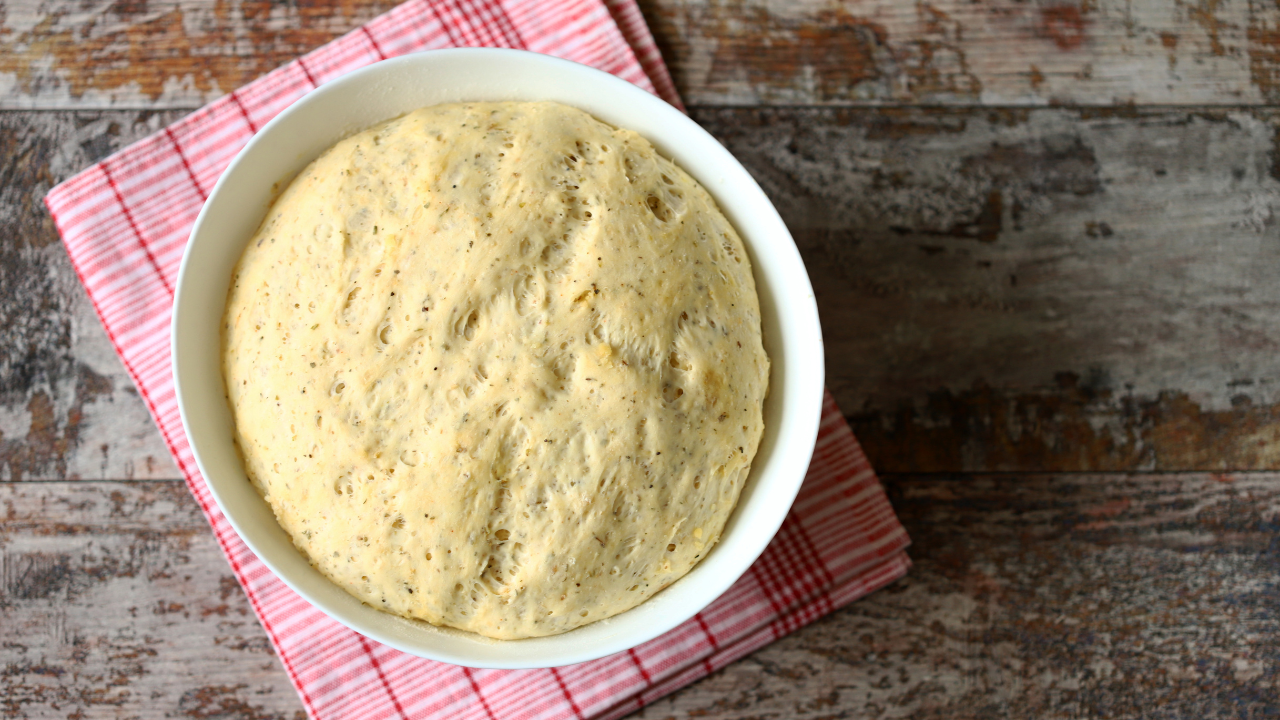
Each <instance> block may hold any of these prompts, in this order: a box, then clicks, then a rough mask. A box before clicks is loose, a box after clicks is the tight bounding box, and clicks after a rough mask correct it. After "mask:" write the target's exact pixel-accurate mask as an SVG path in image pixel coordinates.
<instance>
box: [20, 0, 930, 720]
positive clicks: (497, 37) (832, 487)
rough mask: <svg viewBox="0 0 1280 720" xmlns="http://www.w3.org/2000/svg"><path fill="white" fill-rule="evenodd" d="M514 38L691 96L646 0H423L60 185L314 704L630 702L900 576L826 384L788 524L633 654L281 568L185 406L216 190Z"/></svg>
mask: <svg viewBox="0 0 1280 720" xmlns="http://www.w3.org/2000/svg"><path fill="white" fill-rule="evenodd" d="M460 46H488V47H514V48H521V49H526V50H532V51H534V52H540V53H546V54H549V55H555V56H558V57H562V58H566V59H569V60H573V61H576V62H579V63H583V64H586V65H591V66H594V67H597V68H599V69H602V70H605V71H607V72H610V73H613V74H614V75H617V76H618V77H621V78H623V79H625V80H628V81H630V82H632V83H634V84H636V85H638V86H640V87H642V88H644V89H645V90H648V91H650V92H653V93H655V94H657V95H659V96H660V97H662V98H664V99H666V100H667V101H668V102H670V103H672V104H674V105H676V106H677V107H679V103H680V99H679V97H678V96H677V95H676V93H675V87H674V85H673V84H672V82H671V77H670V75H669V74H668V72H667V69H666V66H665V65H664V64H663V62H662V58H661V55H660V54H659V53H658V48H657V45H656V44H655V43H654V40H653V37H652V36H651V35H650V34H649V30H648V28H647V26H646V25H645V22H644V18H643V16H642V15H641V14H640V10H639V8H638V7H637V6H636V4H635V2H634V0H605V1H604V2H601V0H410V1H409V2H406V3H404V4H403V5H400V6H398V7H396V8H394V9H392V10H391V11H389V12H387V13H385V14H384V15H381V16H379V17H378V18H376V19H374V20H372V21H370V22H369V23H368V24H366V25H364V26H362V27H360V28H357V29H356V30H354V31H353V32H351V33H349V34H347V35H345V36H343V37H341V38H339V39H337V40H334V41H333V42H331V43H329V44H327V45H325V46H323V47H321V48H319V49H317V50H315V51H313V52H311V53H309V54H307V55H305V56H303V57H301V58H298V59H297V60H295V61H293V62H291V63H289V64H287V65H285V66H283V67H281V68H279V69H277V70H275V71H273V72H271V73H268V74H267V75H265V76H263V77H262V78H260V79H258V80H256V81H254V82H252V83H250V84H249V85H246V86H244V87H242V88H240V89H238V90H236V91H234V92H232V93H231V94H229V95H227V96H224V97H223V98H220V99H218V100H216V101H214V102H213V103H211V104H209V105H207V106H206V107H204V108H202V109H200V110H198V111H196V112H195V113H193V114H191V115H189V116H187V117H186V118H184V119H182V120H180V121H178V122H176V123H174V124H172V125H170V126H168V127H166V128H164V129H162V130H160V131H159V132H157V133H155V134H153V135H151V136H149V137H147V138H145V139H143V140H141V141H139V142H137V143H135V144H133V145H131V146H129V147H128V148H126V149H124V150H122V151H120V152H118V153H116V154H114V155H112V156H111V157H108V158H106V159H105V160H102V161H101V162H98V163H97V164H95V165H93V166H92V167H90V168H88V169H86V170H84V171H83V172H81V173H79V174H78V175H76V176H74V177H72V178H70V179H68V180H67V181H65V182H63V183H62V184H60V185H58V186H57V187H55V188H54V189H53V190H51V191H50V192H49V194H48V196H47V197H46V199H45V202H46V205H47V206H48V208H49V211H50V213H51V214H52V215H53V218H54V220H55V222H56V223H57V226H58V229H59V231H60V232H61V234H62V237H63V240H64V242H65V243H66V246H67V250H68V253H69V254H70V256H71V260H72V263H73V265H74V266H75V268H76V272H77V273H78V274H79V277H80V280H81V282H83V283H84V286H85V288H86V289H87V290H88V293H89V297H90V299H91V300H92V302H93V305H94V307H95V309H96V310H97V312H98V315H99V316H100V317H101V319H102V322H103V325H104V326H105V327H106V329H107V333H108V335H109V336H110V338H111V341H112V343H113V344H114V345H115V348H116V350H117V351H118V352H119V354H120V357H121V359H122V360H123V361H124V364H125V367H126V368H127V369H128V372H129V374H130V375H131V376H132V378H133V381H134V382H135V383H136V384H137V387H138V391H139V393H140V394H141V396H142V398H143V399H144V400H145V401H146V403H147V406H148V408H149V409H150V411H151V414H152V416H153V417H154V418H155V421H156V423H157V425H158V426H159V428H160V431H161V433H162V434H163V435H164V438H165V440H166V441H167V443H168V445H169V448H170V450H171V451H172V453H173V456H174V458H175V460H176V461H177V464H178V467H179V468H180V469H181V471H182V473H183V475H184V476H185V477H186V480H187V483H188V485H189V486H190V488H191V492H192V494H193V495H194V496H195V498H196V500H197V501H198V502H199V504H200V506H201V508H202V509H203V510H204V512H205V514H206V515H207V516H208V518H209V522H210V524H211V525H212V527H213V531H214V534H215V536H216V537H217V539H218V542H219V543H220V544H221V545H222V548H223V550H224V551H225V552H226V556H227V559H228V561H229V562H230V564H231V567H232V569H233V570H234V571H235V574H236V577H237V578H238V579H239V580H240V583H241V584H242V585H243V586H244V590H245V593H246V594H247V596H248V598H249V601H250V603H251V604H252V605H253V608H254V611H255V612H256V613H257V615H258V618H259V619H260V620H261V622H262V626H263V628H264V629H265V630H266V632H267V635H268V636H269V637H270V639H271V642H272V643H273V645H274V646H275V649H276V652H277V653H278V654H279V656H280V659H281V661H282V663H283V665H284V668H285V670H286V672H287V673H288V675H289V678H290V679H291V680H292V682H293V684H294V686H295V687H296V688H297V690H298V694H299V696H300V697H301V699H302V703H303V705H304V706H305V708H306V711H307V713H308V715H309V716H310V717H312V718H316V719H320V718H325V719H330V718H332V719H342V720H351V719H354V720H372V719H374V718H478V719H490V718H557V719H559V718H618V717H622V716H624V715H627V714H628V713H631V712H633V711H635V710H636V709H638V708H641V707H643V706H644V705H645V704H647V703H649V702H652V701H653V700H655V699H657V698H660V697H662V696H663V695H666V694H668V693H670V692H672V691H674V690H676V689H678V688H680V687H682V686H684V685H687V684H688V683H691V682H693V681H695V680H697V679H699V678H701V677H704V676H706V675H707V674H709V673H711V672H714V671H715V670H717V669H718V668H721V667H723V666H724V665H726V664H728V663H730V662H732V661H734V660H736V659H738V658H740V657H742V656H744V655H746V654H747V653H750V652H752V651H753V650H756V649H757V648H760V647H762V646H764V645H766V644H768V643H769V642H771V641H773V640H775V639H777V638H779V637H782V636H784V635H786V634H788V633H790V632H792V631H794V630H796V629H797V628H799V627H802V626H804V625H805V624H807V623H809V622H812V621H813V620H815V619H817V618H819V617H822V616H823V615H825V614H826V613H829V612H831V611H832V610H833V609H835V608H838V607H840V606H841V605H844V604H846V603H849V602H851V601H853V600H855V599H857V598H859V597H862V596H863V595H866V594H867V593H869V592H871V591H873V590H875V589H877V588H880V587H882V586H884V585H886V584H888V583H890V582H892V581H893V580H895V579H897V578H899V577H901V576H902V575H903V574H904V573H905V572H906V571H907V568H908V567H909V565H910V562H909V560H908V559H907V556H906V553H905V548H906V546H907V543H908V539H907V536H906V533H905V532H904V531H903V529H902V527H901V526H900V525H899V524H898V521H897V518H896V517H895V516H894V514H893V510H892V508H891V507H890V505H889V502H888V500H887V498H886V497H885V495H884V492H883V490H882V489H881V487H880V484H879V481H878V480H877V479H876V477H875V474H874V473H873V472H872V469H871V467H870V465H869V464H868V462H867V459H866V457H865V456H864V455H863V453H862V450H861V448H860V447H859V446H858V443H857V441H856V440H855V439H854V437H853V435H852V433H851V432H850V431H849V428H848V426H847V425H846V423H845V421H844V419H843V417H842V416H841V414H840V412H839V410H838V409H837V408H836V406H835V403H834V402H833V401H832V399H831V397H830V396H829V395H828V396H827V397H826V399H825V402H824V406H823V416H822V423H821V430H820V433H819V438H818V443H817V448H816V450H815V452H814V456H813V460H812V464H811V465H810V467H809V471H808V475H807V478H806V480H805V483H804V486H803V488H802V490H801V492H800V495H799V497H798V498H797V499H796V502H795V505H794V507H793V508H792V510H791V512H790V514H789V516H788V519H787V521H786V522H785V523H784V525H783V526H782V529H781V530H780V531H779V533H778V535H777V537H776V538H774V540H773V542H772V543H771V544H770V545H769V547H768V549H767V550H766V551H765V553H764V554H763V555H762V556H761V558H760V559H759V560H758V561H757V562H756V563H755V564H754V565H753V566H752V567H751V569H750V571H748V572H747V573H746V575H744V576H743V577H742V578H741V579H740V580H739V581H738V582H737V583H735V584H734V585H733V586H732V587H731V588H730V589H729V590H728V591H727V592H726V593H725V594H724V595H723V596H722V597H720V598H719V599H718V600H716V601H715V602H714V603H712V604H711V605H710V606H709V607H707V608H706V609H705V610H703V611H702V612H701V613H699V614H698V615H696V616H695V617H694V618H693V619H691V620H690V621H688V622H686V623H684V624H683V625H681V626H679V627H677V628H675V629H674V630H672V631H671V632H669V633H667V634H665V635H663V636H662V637H659V638H657V639H655V640H653V641H650V642H648V643H645V644H643V645H641V646H639V647H636V648H634V649H632V650H629V651H627V652H624V653H618V654H616V655H613V656H610V657H606V658H602V659H600V660H595V661H592V662H587V663H581V664H578V665H573V666H569V667H563V668H558V669H544V670H517V671H499V670H473V669H467V668H461V667H457V666H453V665H448V664H445V663H439V662H433V661H430V660H423V659H421V658H417V657H414V656H411V655H407V654H404V653H401V652H399V651H397V650H393V649H391V648H389V647H386V646H383V645H381V644H380V643H377V642H375V641H372V640H369V639H367V638H365V637H363V636H361V635H359V634H357V633H355V632H353V631H351V630H348V629H347V628H345V627H344V626H342V625H340V624H338V623H337V622H335V621H333V620H330V619H329V618H328V617H327V616H325V615H324V614H323V613H321V612H320V611H319V610H316V609H315V608H313V607H311V606H310V605H309V604H307V603H306V602H305V601H304V600H302V599H301V598H300V597H299V596H297V595H296V594H294V593H293V591H291V590H289V589H288V588H287V587H286V586H285V585H284V583H282V582H281V581H280V580H278V579H277V578H276V577H275V576H274V575H272V574H271V572H270V571H269V570H267V568H266V566H264V565H263V564H262V562H261V561H259V560H258V559H257V557H256V556H254V555H253V553H251V552H250V551H249V550H248V548H247V547H246V546H245V545H244V543H243V542H242V541H241V540H240V538H239V537H238V536H237V535H236V534H235V532H234V531H233V530H232V529H231V526H230V525H229V524H228V522H227V520H226V518H225V517H224V516H223V515H222V513H221V511H220V510H219V509H218V507H217V505H216V504H215V503H214V501H213V498H212V496H211V495H210V493H209V491H208V488H207V486H206V485H205V482H204V479H203V478H202V477H201V476H200V473H199V470H198V469H197V468H196V465H195V462H194V459H193V457H192V454H191V449H190V446H189V445H188V442H187V439H186V436H185V435H184V433H183V428H182V423H181V420H180V419H179V416H178V407H177V400H176V397H175V395H174V387H173V379H172V373H171V367H170V356H169V321H170V317H171V311H172V305H173V289H174V283H175V281H176V279H177V274H178V266H179V263H180V261H181V258H182V252H183V248H184V247H185V245H186V241H187V237H188V234H189V233H190V231H191V226H192V224H193V223H194V222H195V218H196V215H197V214H198V213H199V211H200V207H201V205H202V204H203V202H204V200H205V198H206V196H207V194H208V192H209V190H210V189H211V188H212V187H213V185H214V183H215V182H216V181H217V179H218V176H219V175H220V174H221V173H222V171H223V170H224V169H225V168H226V166H227V165H228V164H229V163H230V161H231V159H232V158H233V157H234V156H235V154H236V152H237V151H239V150H240V148H242V147H243V146H244V145H245V144H246V143H247V142H248V140H249V138H250V137H252V135H253V134H254V132H256V131H257V129H258V128H261V127H262V126H263V125H264V124H265V123H266V122H267V121H269V120H270V119H271V118H272V117H274V116H275V115H276V114H277V113H279V112H280V111H281V110H283V109H284V108H286V107H287V106H288V105H289V104H290V103H292V102H294V101H295V100H297V99H298V98H300V97H301V96H302V95H303V94H305V93H306V92H307V91H309V90H310V89H312V88H314V87H315V86H317V85H319V84H321V83H324V82H325V81H327V80H330V79H333V78H336V77H338V76H340V75H343V74H345V73H347V72H350V71H351V70H354V69H356V68H359V67H363V66H365V65H368V64H370V63H373V62H377V61H378V60H381V59H384V58H389V57H394V56H397V55H403V54H405V53H410V52H416V51H420V50H428V49H436V48H447V47H460Z"/></svg>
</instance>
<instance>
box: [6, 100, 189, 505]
mask: <svg viewBox="0 0 1280 720" xmlns="http://www.w3.org/2000/svg"><path fill="white" fill-rule="evenodd" d="M174 117H175V116H174V114H172V113H167V114H155V113H150V112H143V113H139V112H124V113H122V112H97V113H91V114H86V115H82V114H77V113H71V112H65V113H12V112H9V113H0V480H20V479H50V480H61V479H66V478H111V479H127V478H174V477H178V469H177V467H175V466H174V464H173V461H172V459H170V456H169V452H168V449H167V448H166V447H165V445H164V442H163V441H162V440H161V439H160V434H159V432H158V431H157V430H156V428H155V425H154V424H152V422H151V417H150V415H148V414H147V409H146V407H145V406H144V404H143V402H142V400H141V398H140V397H139V396H138V393H137V390H136V389H135V388H134V386H133V382H132V381H131V380H130V379H129V376H128V375H127V373H126V372H125V370H124V367H123V366H122V365H121V364H120V360H119V358H118V357H117V356H116V354H115V351H114V350H113V349H112V347H111V344H110V342H108V340H107V336H106V333H105V332H104V331H103V329H102V325H101V323H99V322H98V317H97V315H96V314H95V312H94V310H93V307H92V306H91V305H90V303H89V298H88V296H87V295H86V294H85V292H84V288H83V287H82V286H81V285H80V283H79V281H78V280H77V278H76V275H75V271H74V270H73V269H72V267H71V262H70V261H69V259H68V258H67V253H66V250H65V249H64V248H63V246H62V243H61V241H60V240H59V239H58V233H57V230H56V228H54V226H53V221H52V220H51V219H50V217H49V214H48V212H47V211H46V210H45V207H44V204H43V197H44V193H45V192H47V191H48V190H49V188H51V187H53V185H54V184H55V183H57V182H59V181H60V180H62V179H64V178H66V177H68V176H69V175H71V174H72V173H73V172H75V171H78V170H79V169H81V168H82V167H83V166H85V165H88V164H89V163H90V162H92V161H94V160H97V159H98V158H100V157H102V156H105V155H107V154H108V153H110V152H112V151H114V150H116V149H119V148H120V147H123V146H124V145H126V144H128V143H129V142H132V141H133V140H134V139H136V138H139V137H142V136H143V135H145V134H147V133H149V132H152V131H154V130H155V129H157V128H159V127H160V126H161V125H162V124H163V123H165V122H169V121H171V120H172V119H173V118H174Z"/></svg>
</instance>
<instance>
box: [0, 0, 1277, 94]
mask: <svg viewBox="0 0 1280 720" xmlns="http://www.w3.org/2000/svg"><path fill="white" fill-rule="evenodd" d="M641 4H642V7H643V10H644V13H645V16H646V18H647V19H648V20H649V23H650V25H651V27H652V28H653V30H654V33H655V35H656V36H657V38H658V40H659V43H660V45H661V47H662V49H663V51H664V55H665V56H666V58H667V59H668V62H669V64H670V65H671V66H672V70H673V72H674V73H675V76H676V79H677V84H678V85H679V88H680V90H681V92H682V93H683V95H684V97H685V99H686V101H687V102H688V103H689V104H691V105H755V104H761V103H768V104H838V105H883V104H892V105H898V104H908V105H910V104H927V105H965V106H972V105H1018V106H1043V105H1126V104H1138V105H1144V104H1227V105H1239V104H1258V103H1274V102H1277V101H1278V100H1280V8H1278V7H1276V6H1275V4H1274V3H1266V2H1260V1H1258V0H1252V1H1250V0H1197V2H1187V3H1161V2H1137V3H1135V2H1132V0H1092V1H1090V2H1080V3H1075V2H1057V1H1055V2H1049V3H1026V2H1021V1H1020V0H994V1H993V2H986V3H971V2H965V1H964V0H937V1H935V2H919V3H901V2H894V0H875V1H874V2H860V3H856V4H854V3H839V2H834V1H833V0H803V1H802V2H786V3H782V2H776V1H775V0H645V1H644V2H642V3H641ZM394 5H395V2H394V0H328V1H327V2H319V3H269V2H265V0H127V1H124V2H116V1H99V2H89V3H74V2H70V0H6V1H5V2H4V4H3V8H4V12H3V13H0V107H4V108H62V109H66V108H122V107H146V108H194V107H198V106H199V105H201V104H203V103H204V102H207V101H208V100H210V99H212V98H214V97H217V96H219V95H221V94H223V93H226V92H228V91H230V90H232V89H234V88H236V87H238V86H240V85H242V84H244V83H245V82H247V81H249V80H251V79H253V78H254V77H257V76H258V75H261V74H262V73H264V72H267V71H269V70H271V69H273V68H275V67H278V66H279V65H281V64H283V63H285V62H287V61H289V60H291V59H293V58H294V57H295V56H297V55H299V54H301V53H303V52H306V51H308V50H310V49H312V48H314V47H317V46H319V45H321V44H323V43H324V42H327V41H328V40H330V39H332V38H334V37H337V36H339V35H341V34H343V33H345V32H347V31H349V30H351V29H353V28H354V27H356V26H357V25H359V24H360V23H363V22H365V21H367V20H369V19H370V18H372V17H374V16H376V15H377V14H379V13H380V12H382V11H385V10H387V9H389V8H390V7H392V6H394Z"/></svg>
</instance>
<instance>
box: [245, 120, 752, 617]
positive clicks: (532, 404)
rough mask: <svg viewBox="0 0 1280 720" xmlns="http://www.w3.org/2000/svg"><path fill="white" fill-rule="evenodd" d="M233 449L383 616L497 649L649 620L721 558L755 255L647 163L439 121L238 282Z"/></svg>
mask: <svg viewBox="0 0 1280 720" xmlns="http://www.w3.org/2000/svg"><path fill="white" fill-rule="evenodd" d="M223 370H224V375H225V379H226V383H227V388H228V400H229V402H230V404H231V408H232V410H233V414H234V417H235V423H236V441H237V443H238V445H239V448H240V451H241V453H242V455H243V458H244V462H245V467H246V470H247V472H248V475H249V477H250V478H251V479H252V481H253V483H254V484H255V486H256V487H257V488H258V490H259V491H260V492H261V493H262V495H263V497H264V498H266V500H267V502H268V503H270V505H271V507H272V508H273V509H274V511H275V514H276V517H277V518H278V519H279V521H280V524H281V525H282V526H283V527H284V529H285V530H286V531H287V532H288V534H289V535H290V536H291V537H292V538H293V541H294V543H295V544H296V545H297V547H298V549H299V550H301V551H302V552H303V553H305V554H306V556H307V557H308V558H309V559H310V561H311V563H312V564H313V565H314V566H315V567H316V568H317V569H319V571H320V572H322V573H324V575H326V576H327V577H328V578H330V579H331V580H332V581H333V582H335V583H337V584H338V585H339V586H341V587H343V588H344V589H346V590H347V591H348V592H350V593H351V594H353V595H355V596H356V597H358V598H360V599H361V600H363V601H364V602H365V603H368V604H369V605H371V606H373V607H375V608H379V609H382V610H384V611H387V612H390V613H395V614H398V615H402V616H405V617H410V618H418V619H421V620H425V621H427V622H429V623H433V624H436V625H445V626H451V627H454V628H460V629H463V630H469V631H473V632H476V633H480V634H482V635H486V636H488V637H492V638H503V639H513V638H525V637H534V636H541V635H550V634H554V633H560V632H564V631H566V630H571V629H573V628H576V627H578V626H580V625H584V624H586V623H589V622H593V621H595V620H599V619H602V618H607V617H609V616H611V615H615V614H617V613H620V612H623V611H624V610H627V609H629V608H631V607H634V606H635V605H637V604H639V603H641V602H643V601H644V600H645V599H646V598H648V597H650V596H652V595H653V594H654V593H657V592H658V591H659V590H661V589H662V588H664V587H666V586H667V585H669V584H671V583H672V582H673V581H675V580H676V579H678V578H680V577H681V576H682V575H684V574H685V573H686V572H688V571H689V569H690V568H692V567H693V566H694V565H695V564H696V563H697V562H698V561H699V559H701V558H702V557H704V556H705V555H706V553H707V552H708V551H709V550H710V549H711V547H712V545H714V544H715V542H716V540H717V539H718V538H719V537H720V533H721V531H722V529H723V527H724V524H725V521H726V519H727V518H728V516H729V514H730V512H731V511H732V510H733V507H734V504H735V502H736V501H737V499H738V494H739V492H740V491H741V489H742V485H743V482H744V480H745V479H746V477H747V472H748V469H749V467H750V465H751V460H752V457H753V456H754V455H755V453H756V447H757V445H758V443H759V441H760V436H761V432H762V427H763V420H762V417H761V412H762V404H763V401H764V397H765V393H766V390H767V382H768V370H769V361H768V358H767V357H766V355H765V352H764V348H763V346H762V344H761V336H760V309H759V303H758V300H757V297H756V291H755V283H754V281H753V280H752V276H751V267H750V264H749V262H748V259H747V255H746V253H745V252H744V249H743V245H742V242H741V240H740V239H739V238H738V236H737V234H736V233H735V232H734V230H733V228H732V226H731V225H730V224H729V222H728V221H727V220H726V219H725V218H724V216H723V215H722V214H721V213H720V211H719V210H718V209H717V207H716V206H715V203H714V201H713V200H712V199H711V197H710V196H709V195H708V194H707V193H706V191H704V190H703V189H702V188H701V187H700V186H699V185H698V184H697V183H696V182H695V181H694V180H693V179H692V178H691V177H689V175H687V174H686V173H685V172H684V171H682V170H681V169H680V168H678V167H676V166H675V165H674V164H673V163H671V162H670V161H668V160H666V159H664V158H662V157H660V156H659V155H657V153H656V152H655V151H654V149H653V147H652V146H650V144H649V143H648V142H647V141H645V140H644V139H643V138H641V137H640V136H639V135H637V134H635V133H633V132H629V131H626V130H615V129H613V128H612V127H609V126H608V125H605V124H603V123H601V122H599V121H597V120H595V119H594V118H592V117H591V116H589V115H587V114H586V113H584V112H582V111H579V110H576V109H573V108H569V107H565V106H563V105H558V104H554V103H472V104H456V105H442V106H437V107H431V108H426V109H423V110H418V111H416V112H413V113H410V114H408V115H405V116H403V117H401V118H399V119H396V120H393V121H391V122H389V123H386V124H383V125H380V126H378V127H376V128H373V129H371V130H368V131H365V132H361V133H359V134H357V135H354V136H352V137H350V138H348V139H346V140H343V141H342V142H340V143H338V144H337V145H335V146H334V147H333V148H331V149H330V150H328V151H327V152H326V153H325V154H324V155H323V156H321V157H320V158H319V159H318V160H316V161H315V162H313V163H312V164H311V165H310V166H309V167H307V168H306V169H305V170H304V171H303V172H302V173H301V174H300V175H299V176H298V177H297V178H296V179H295V180H294V181H293V183H292V184H291V185H290V186H289V187H288V189H287V190H286V191H285V192H284V193H283V194H282V196H281V197H280V198H279V200H278V201H277V202H276V203H275V205H274V206H273V207H272V209H271V211H270V212H269V213H268V216H267V219H266V220H265V221H264V223H263V225H262V227H261V229H260V230H259V231H258V233H257V235H256V236H255V237H254V238H253V239H252V241H251V242H250V243H249V246H248V248H247V249H246V251H245V253H244V256H243V257H242V259H241V260H240V264H239V266H238V267H237V269H236V271H235V277H234V282H233V286H232V288H231V290H230V293H229V297H228V301H227V309H226V316H225V320H224V328H223Z"/></svg>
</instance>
